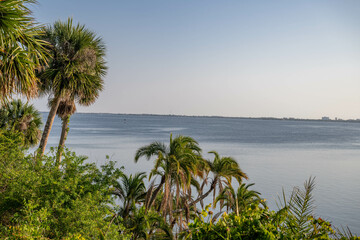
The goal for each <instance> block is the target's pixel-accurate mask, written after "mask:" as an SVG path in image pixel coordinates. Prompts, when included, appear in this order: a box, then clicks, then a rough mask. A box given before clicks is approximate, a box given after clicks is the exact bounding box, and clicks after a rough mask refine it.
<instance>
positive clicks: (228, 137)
mask: <svg viewBox="0 0 360 240" xmlns="http://www.w3.org/2000/svg"><path fill="white" fill-rule="evenodd" d="M46 117H47V114H43V118H44V119H43V122H45V120H46ZM60 129H61V123H60V120H59V119H58V118H56V120H55V123H54V126H53V129H52V132H51V134H50V139H49V145H48V147H51V146H57V143H58V141H59V139H58V138H59V136H60ZM170 133H172V134H173V135H179V134H180V135H187V136H191V137H193V138H194V139H195V140H197V141H198V142H199V144H200V147H201V148H202V149H203V153H204V156H205V157H207V158H210V157H211V158H212V156H211V155H209V154H207V152H208V151H212V150H215V151H217V152H218V153H219V154H220V155H222V156H232V157H234V158H235V159H236V160H237V161H238V162H239V164H240V167H241V168H242V170H243V171H244V172H246V173H247V174H248V176H249V178H250V179H249V182H251V183H255V186H254V187H253V189H254V190H257V191H259V192H260V193H262V197H263V198H266V199H267V200H268V204H269V206H270V208H271V209H274V210H275V209H277V207H276V204H275V199H277V194H281V191H282V188H284V189H285V191H286V192H287V193H288V192H289V191H290V190H291V189H292V187H294V186H302V185H303V183H304V181H305V180H307V179H308V178H309V177H310V176H315V177H316V189H315V191H314V196H315V201H316V202H315V204H316V206H317V208H316V215H317V216H320V217H322V218H324V219H326V220H330V221H331V222H332V223H333V224H334V225H335V226H338V227H339V226H340V225H348V226H349V227H350V229H351V230H352V231H353V233H357V234H360V184H359V182H360V174H359V173H358V172H359V170H360V160H359V156H360V123H358V122H325V121H289V120H259V119H241V118H222V117H183V116H159V115H124V114H82V113H77V114H75V115H73V116H72V117H71V119H70V132H69V135H68V138H67V142H66V145H67V147H69V148H70V149H71V150H73V151H75V152H76V153H77V154H78V155H79V154H83V155H86V156H88V157H89V160H88V161H90V162H96V163H97V164H98V165H101V164H103V163H104V162H105V161H106V160H105V156H106V155H109V156H110V158H111V159H112V160H115V161H117V162H118V166H124V167H125V172H126V173H128V174H129V173H135V172H139V171H145V172H147V173H149V171H150V169H151V168H152V167H153V162H152V161H146V160H145V159H140V160H139V162H138V163H137V164H135V163H134V155H135V151H136V150H137V149H138V148H139V147H141V146H143V145H146V144H149V143H151V142H152V141H162V142H164V143H166V144H167V143H168V142H169V135H170Z"/></svg>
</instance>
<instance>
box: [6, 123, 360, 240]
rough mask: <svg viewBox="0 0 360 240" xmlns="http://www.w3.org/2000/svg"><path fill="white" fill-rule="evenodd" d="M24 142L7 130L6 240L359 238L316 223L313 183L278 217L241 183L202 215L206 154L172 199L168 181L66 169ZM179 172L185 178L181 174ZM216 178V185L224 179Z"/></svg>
mask: <svg viewBox="0 0 360 240" xmlns="http://www.w3.org/2000/svg"><path fill="white" fill-rule="evenodd" d="M178 138H179V139H182V138H184V139H187V141H190V142H191V143H193V144H195V142H193V141H194V140H193V139H191V138H188V137H186V138H185V137H181V136H179V137H177V138H174V139H171V141H173V142H174V141H175V142H176V141H178V140H179V139H178ZM184 139H182V141H183V140H184ZM23 140H24V139H23V138H22V136H21V133H19V132H13V131H9V130H2V131H1V132H0V224H1V225H0V235H1V236H2V238H3V239H341V238H343V239H359V238H356V237H354V236H352V237H351V233H349V232H347V233H345V232H344V233H341V232H338V233H337V234H335V231H334V230H333V228H332V227H331V224H330V223H329V222H327V221H324V220H322V219H321V218H315V217H313V211H312V206H313V200H312V195H311V191H312V189H313V187H314V179H313V178H311V179H309V181H307V182H306V183H305V185H304V189H300V188H294V191H293V193H292V194H291V196H290V198H289V199H288V200H286V199H285V197H284V200H283V201H282V202H281V204H282V207H281V208H280V209H279V210H278V211H272V210H270V209H269V208H268V207H267V206H266V202H265V200H264V199H261V198H260V193H258V192H256V191H254V190H251V189H250V187H252V185H251V184H245V183H241V184H240V185H239V187H238V188H237V190H234V189H233V186H232V184H231V181H229V182H227V181H225V182H224V183H225V184H226V186H225V187H224V188H223V189H222V191H221V192H219V193H218V194H217V195H216V196H215V202H216V203H220V205H221V206H220V207H221V209H222V210H221V212H218V211H217V210H212V209H211V206H210V204H209V205H208V206H206V207H205V209H204V210H200V209H197V207H199V204H200V202H198V204H194V205H191V204H192V203H193V202H194V201H196V199H198V198H199V197H201V196H202V195H203V194H202V192H201V187H199V186H198V187H199V188H198V190H195V189H194V188H195V187H193V188H186V183H187V181H190V183H191V182H194V184H193V185H192V186H196V185H197V184H196V183H195V181H197V182H198V184H199V185H203V184H204V181H205V179H207V180H209V174H205V173H204V174H200V173H201V171H205V172H206V171H209V167H207V165H206V164H205V163H206V162H207V161H201V159H202V157H201V154H196V158H197V160H198V162H197V164H198V165H197V166H196V167H195V166H193V169H196V172H195V171H191V172H190V173H189V175H187V177H188V178H194V179H190V180H189V179H187V178H185V180H186V181H184V185H183V186H181V185H180V184H179V183H177V181H178V180H176V179H175V180H172V181H169V184H170V186H169V189H170V190H169V193H166V191H165V188H166V187H165V183H164V184H162V183H161V182H160V183H158V184H155V183H154V182H153V183H152V184H150V185H149V186H148V187H146V184H145V182H144V180H145V177H146V174H145V173H138V174H135V175H129V176H128V175H125V174H124V173H123V169H122V168H116V166H115V163H114V162H112V161H109V162H108V163H107V164H105V165H104V166H102V167H101V168H100V169H99V168H98V167H97V166H96V165H95V164H89V163H86V162H85V160H86V157H83V156H76V155H75V154H74V153H72V152H69V151H65V154H64V160H63V161H62V162H61V163H60V165H58V164H57V163H56V152H54V151H53V152H50V154H48V155H45V156H44V157H43V158H40V159H39V158H38V157H34V156H31V155H28V154H27V153H26V152H27V151H26V148H24V144H23ZM163 146H165V145H163ZM185 146H187V145H186V144H185V145H183V146H181V144H180V145H178V146H177V147H180V149H181V148H182V147H185ZM190 146H192V144H191V145H190ZM147 147H148V146H147ZM144 149H146V148H141V149H140V150H139V151H144ZM165 149H166V148H165ZM180 149H177V151H182V150H180ZM196 149H197V150H200V149H199V148H196ZM185 152H186V151H185ZM197 152H199V151H197ZM170 153H171V151H170V152H169V154H170ZM173 153H175V152H173ZM169 154H168V156H171V155H169ZM177 154H179V152H177ZM188 154H189V153H187V154H185V155H188ZM185 155H184V156H185ZM190 155H191V154H190ZM177 156H178V158H177V159H178V163H177V164H175V166H181V162H179V161H180V159H181V156H182V155H181V154H179V155H177ZM184 156H183V157H184ZM159 157H161V159H163V155H161V154H160V156H157V159H155V167H154V170H153V171H152V173H153V174H154V173H157V172H156V171H155V170H156V169H158V168H157V166H158V164H159ZM172 158H173V157H172ZM186 159H187V158H184V160H186ZM186 161H187V160H186ZM210 162H212V161H210ZM160 165H161V164H160ZM163 166H164V167H165V166H166V165H163ZM164 169H166V168H164ZM185 169H186V168H185V167H184V170H183V171H185ZM188 169H190V168H188ZM174 171H175V173H179V176H181V174H182V173H181V169H178V170H176V169H175V170H174ZM160 173H161V172H159V174H160ZM175 173H174V175H173V176H175ZM195 173H196V174H197V175H196V177H195ZM164 174H165V172H163V173H162V174H160V176H161V178H162V176H164ZM210 175H211V174H210ZM212 176H213V180H214V179H215V178H216V176H215V175H214V174H212ZM214 176H215V177H214ZM184 177H185V176H184ZM193 180H194V181H193ZM201 181H202V182H201ZM204 185H206V184H204ZM209 185H210V189H211V183H209ZM179 186H180V187H179ZM189 189H192V192H191V193H190V192H189V191H190V190H189ZM157 190H158V191H157ZM156 191H157V192H156ZM212 191H214V189H213V190H212ZM166 194H168V195H169V196H168V197H167V200H164V198H165V196H166ZM196 196H197V197H196ZM209 196H210V195H209ZM116 199H118V200H116ZM152 199H153V200H152ZM203 200H204V201H211V199H209V198H205V199H203ZM151 201H153V203H150V202H151ZM166 201H169V202H171V203H166ZM213 201H214V200H213ZM221 201H222V202H221ZM164 202H165V203H166V205H165V206H166V208H165V207H164V204H165V203H164ZM200 205H201V204H200ZM223 210H226V211H227V212H223ZM214 212H215V213H214Z"/></svg>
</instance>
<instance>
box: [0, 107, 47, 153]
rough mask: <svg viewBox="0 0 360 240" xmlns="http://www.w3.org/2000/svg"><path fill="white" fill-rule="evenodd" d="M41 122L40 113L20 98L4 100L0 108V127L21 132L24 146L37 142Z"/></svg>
mask: <svg viewBox="0 0 360 240" xmlns="http://www.w3.org/2000/svg"><path fill="white" fill-rule="evenodd" d="M41 124H42V121H41V116H40V113H39V112H38V111H37V110H36V109H35V108H34V106H33V105H31V104H28V103H25V104H24V103H23V102H22V101H21V100H13V101H11V102H6V103H5V104H4V105H3V106H2V107H1V108H0V129H4V130H11V131H14V132H19V133H22V137H23V139H24V145H25V146H26V147H34V146H35V145H36V144H37V143H38V142H39V140H40V136H41V130H40V127H41Z"/></svg>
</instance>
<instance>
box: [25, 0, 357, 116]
mask: <svg viewBox="0 0 360 240" xmlns="http://www.w3.org/2000/svg"><path fill="white" fill-rule="evenodd" d="M32 10H33V15H34V17H35V18H36V19H37V21H38V22H40V23H42V24H46V25H47V24H52V23H53V22H54V21H56V20H62V21H66V20H67V18H68V17H72V18H73V19H74V21H75V22H79V23H80V24H84V25H85V26H86V27H87V28H88V29H90V30H92V31H94V32H95V33H96V34H97V35H98V36H101V37H102V39H103V41H104V42H105V44H106V46H107V56H106V59H107V62H108V67H109V69H108V73H107V75H106V77H105V78H104V81H105V90H104V91H103V92H102V93H101V94H100V97H99V99H98V100H97V102H96V103H95V104H93V105H92V106H89V107H79V106H78V112H103V113H134V114H143V113H146V114H176V115H196V116H199V115H206V116H214V115H216V116H232V117H295V118H315V119H318V118H321V117H323V116H329V117H331V118H335V117H337V118H342V119H358V118H360V1H358V0H341V1H340V0H336V1H335V0H301V1H300V0H299V1H287V0H281V1H280V0H272V1H269V0H257V1H240V0H236V1H231V0H224V1H220V0H217V1H213V0H206V1H205V0H177V1H169V0H152V1H145V0H128V1H119V0H104V1H95V0H71V1H70V0H62V1H55V0H39V1H38V4H37V5H35V6H32ZM32 103H34V105H35V106H36V107H37V108H38V109H39V110H41V111H48V108H47V98H46V97H44V98H42V99H39V100H34V101H32Z"/></svg>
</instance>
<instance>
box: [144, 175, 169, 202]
mask: <svg viewBox="0 0 360 240" xmlns="http://www.w3.org/2000/svg"><path fill="white" fill-rule="evenodd" d="M164 183H165V176H162V177H161V182H160V184H159V186H158V187H157V188H156V189H155V191H154V193H153V194H152V196H151V199H150V201H149V205H148V207H147V209H150V208H151V206H152V205H153V203H154V202H155V199H156V196H157V195H158V193H159V191H160V190H161V188H162V186H163V185H164Z"/></svg>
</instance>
